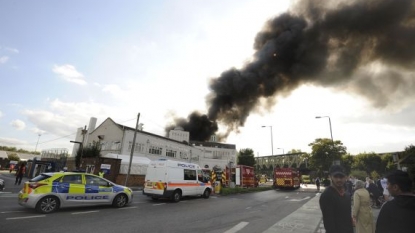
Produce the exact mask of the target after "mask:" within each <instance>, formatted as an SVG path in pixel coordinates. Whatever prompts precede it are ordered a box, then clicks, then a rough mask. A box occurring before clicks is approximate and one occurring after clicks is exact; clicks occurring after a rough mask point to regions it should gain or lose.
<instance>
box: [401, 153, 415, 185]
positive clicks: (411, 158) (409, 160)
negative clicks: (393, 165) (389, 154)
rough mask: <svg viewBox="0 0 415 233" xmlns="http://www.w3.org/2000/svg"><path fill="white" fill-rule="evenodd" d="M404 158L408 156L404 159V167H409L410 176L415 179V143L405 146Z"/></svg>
mask: <svg viewBox="0 0 415 233" xmlns="http://www.w3.org/2000/svg"><path fill="white" fill-rule="evenodd" d="M403 158H406V159H405V160H404V161H403V164H402V167H406V168H407V171H408V173H409V176H410V177H411V178H412V180H414V179H415V146H414V145H410V146H407V147H405V150H404V152H403ZM414 189H415V187H414Z"/></svg>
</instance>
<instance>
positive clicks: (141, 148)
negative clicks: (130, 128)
mask: <svg viewBox="0 0 415 233" xmlns="http://www.w3.org/2000/svg"><path fill="white" fill-rule="evenodd" d="M130 150H131V149H130ZM143 151H144V144H143V143H138V142H136V143H135V147H134V152H143Z"/></svg>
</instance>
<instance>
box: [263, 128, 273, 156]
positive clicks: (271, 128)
mask: <svg viewBox="0 0 415 233" xmlns="http://www.w3.org/2000/svg"><path fill="white" fill-rule="evenodd" d="M265 127H270V129H271V153H272V154H271V155H274V145H273V144H274V143H273V142H274V140H273V139H272V125H269V126H267V125H263V126H262V128H265Z"/></svg>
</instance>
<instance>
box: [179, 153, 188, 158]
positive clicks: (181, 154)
mask: <svg viewBox="0 0 415 233" xmlns="http://www.w3.org/2000/svg"><path fill="white" fill-rule="evenodd" d="M180 158H181V159H189V158H188V157H187V153H186V152H180Z"/></svg>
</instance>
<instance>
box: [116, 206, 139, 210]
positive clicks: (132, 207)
mask: <svg viewBox="0 0 415 233" xmlns="http://www.w3.org/2000/svg"><path fill="white" fill-rule="evenodd" d="M136 208H137V206H129V207H123V208H119V210H126V209H136Z"/></svg>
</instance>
